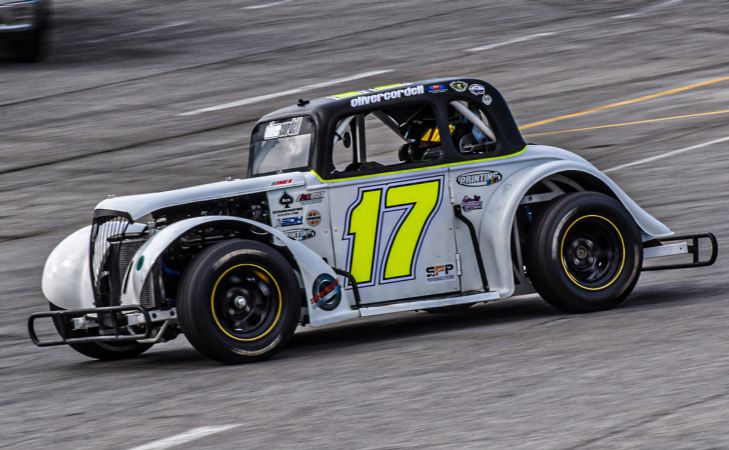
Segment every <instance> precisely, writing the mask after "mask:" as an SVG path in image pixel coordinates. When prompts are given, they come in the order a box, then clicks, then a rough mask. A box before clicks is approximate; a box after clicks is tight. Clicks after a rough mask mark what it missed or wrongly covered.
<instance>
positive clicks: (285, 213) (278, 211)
mask: <svg viewBox="0 0 729 450" xmlns="http://www.w3.org/2000/svg"><path fill="white" fill-rule="evenodd" d="M303 211H304V208H291V209H276V210H274V211H271V214H272V215H274V216H279V217H283V216H287V217H288V216H295V215H297V214H303Z"/></svg>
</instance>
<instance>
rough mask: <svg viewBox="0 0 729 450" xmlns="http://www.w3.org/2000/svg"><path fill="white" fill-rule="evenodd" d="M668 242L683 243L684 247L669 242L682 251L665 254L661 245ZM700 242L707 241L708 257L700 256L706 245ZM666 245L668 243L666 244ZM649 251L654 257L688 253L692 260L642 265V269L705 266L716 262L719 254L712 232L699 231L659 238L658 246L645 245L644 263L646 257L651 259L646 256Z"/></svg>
mask: <svg viewBox="0 0 729 450" xmlns="http://www.w3.org/2000/svg"><path fill="white" fill-rule="evenodd" d="M668 242H681V243H685V248H683V246H681V245H680V244H671V245H672V246H675V247H680V248H681V249H682V251H680V252H666V253H665V254H661V252H660V249H661V247H662V246H664V244H666V243H668ZM702 242H704V243H705V244H706V243H708V244H709V246H710V250H711V254H710V255H709V257H708V258H702V250H706V247H702V246H701V243H702ZM666 247H668V245H666ZM649 251H653V253H654V254H655V256H654V257H661V256H672V255H677V254H688V255H691V256H692V261H691V262H687V263H680V264H663V265H658V266H649V267H643V268H642V270H643V271H651V270H672V269H689V268H693V267H706V266H710V265H712V264H714V263H715V262H716V258H717V257H718V256H719V244H718V243H717V241H716V236H714V235H713V234H712V233H700V234H691V235H685V236H670V237H667V238H661V239H660V243H659V245H658V246H653V247H646V248H644V249H643V253H644V260H643V261H644V263H645V260H646V259H652V258H650V257H648V256H647V254H648V252H649ZM705 253H706V252H705V251H704V252H703V254H704V255H705Z"/></svg>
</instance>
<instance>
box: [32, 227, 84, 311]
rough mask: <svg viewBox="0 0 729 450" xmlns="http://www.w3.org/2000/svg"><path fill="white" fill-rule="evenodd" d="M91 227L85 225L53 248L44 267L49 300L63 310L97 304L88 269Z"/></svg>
mask: <svg viewBox="0 0 729 450" xmlns="http://www.w3.org/2000/svg"><path fill="white" fill-rule="evenodd" d="M90 238H91V226H87V227H83V228H81V229H80V230H77V231H75V232H73V233H72V234H71V235H69V236H68V237H67V238H65V239H64V240H62V241H61V242H60V243H59V244H58V245H57V246H56V248H54V249H53V251H52V252H51V254H50V255H48V258H47V259H46V264H45V266H44V267H43V278H42V281H41V289H42V291H43V295H44V296H45V297H46V299H48V301H49V302H51V303H53V304H54V305H56V306H58V307H60V308H63V309H81V308H93V307H94V291H93V289H92V287H91V270H90V269H89V242H90Z"/></svg>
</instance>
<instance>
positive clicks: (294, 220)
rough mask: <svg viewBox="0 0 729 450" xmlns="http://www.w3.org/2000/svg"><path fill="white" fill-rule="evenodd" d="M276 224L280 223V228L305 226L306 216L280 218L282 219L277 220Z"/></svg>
mask: <svg viewBox="0 0 729 450" xmlns="http://www.w3.org/2000/svg"><path fill="white" fill-rule="evenodd" d="M276 223H278V226H280V227H292V226H294V225H303V224H304V216H290V217H280V218H278V219H276Z"/></svg>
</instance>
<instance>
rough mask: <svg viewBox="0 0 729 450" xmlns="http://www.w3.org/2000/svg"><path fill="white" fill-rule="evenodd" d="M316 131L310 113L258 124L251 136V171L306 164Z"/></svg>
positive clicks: (276, 169) (287, 167)
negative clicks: (307, 115) (306, 115)
mask: <svg viewBox="0 0 729 450" xmlns="http://www.w3.org/2000/svg"><path fill="white" fill-rule="evenodd" d="M313 131H314V122H313V121H312V120H311V118H309V117H294V118H292V119H285V120H282V121H272V122H266V123H262V124H258V126H256V128H255V129H254V130H253V137H252V138H251V174H252V175H260V174H265V173H273V172H281V171H286V170H292V169H302V168H306V167H307V166H308V165H309V151H310V149H311V135H312V133H313Z"/></svg>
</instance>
